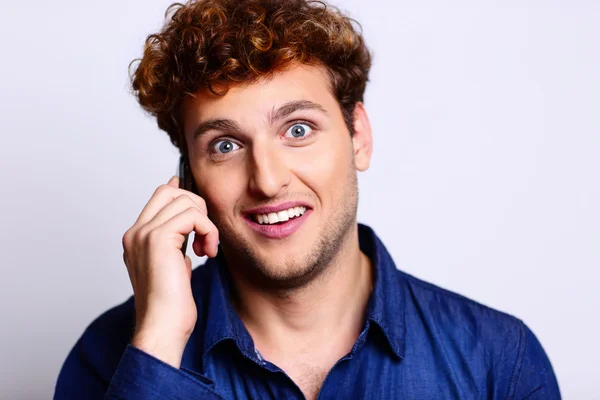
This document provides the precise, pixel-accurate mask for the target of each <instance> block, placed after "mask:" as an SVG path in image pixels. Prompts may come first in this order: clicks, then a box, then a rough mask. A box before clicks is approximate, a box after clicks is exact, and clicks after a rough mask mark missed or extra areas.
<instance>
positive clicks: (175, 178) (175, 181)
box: [167, 175, 179, 188]
mask: <svg viewBox="0 0 600 400" xmlns="http://www.w3.org/2000/svg"><path fill="white" fill-rule="evenodd" d="M167 185H169V186H173V187H176V188H178V187H179V177H178V176H177V175H173V176H172V177H171V179H169V182H167Z"/></svg>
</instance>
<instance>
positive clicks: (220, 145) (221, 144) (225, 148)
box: [213, 139, 240, 154]
mask: <svg viewBox="0 0 600 400" xmlns="http://www.w3.org/2000/svg"><path fill="white" fill-rule="evenodd" d="M239 148H240V146H238V145H237V144H235V143H234V142H232V141H231V140H228V139H224V140H219V141H218V142H217V143H215V144H214V145H213V151H214V152H215V153H220V154H226V153H230V152H232V151H234V150H237V149H239Z"/></svg>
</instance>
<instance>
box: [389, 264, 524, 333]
mask: <svg viewBox="0 0 600 400" xmlns="http://www.w3.org/2000/svg"><path fill="white" fill-rule="evenodd" d="M398 276H399V278H400V280H401V281H404V282H405V285H406V287H407V290H408V296H409V298H408V299H407V306H409V307H410V305H411V304H412V305H414V306H418V307H421V308H424V310H426V311H427V313H426V314H427V315H428V316H429V317H430V318H431V319H432V320H436V321H437V322H439V323H444V324H445V326H446V327H448V328H457V329H459V330H460V331H463V330H465V329H466V330H468V331H470V333H472V334H474V335H477V336H483V337H489V336H490V335H492V336H497V335H502V336H504V337H506V336H509V337H513V338H519V337H521V336H523V335H524V333H525V325H524V324H523V321H521V320H520V319H518V318H516V317H514V316H512V315H510V314H508V313H505V312H502V311H499V310H496V309H494V308H492V307H489V306H487V305H484V304H482V303H479V302H477V301H475V300H473V299H470V298H468V297H466V296H463V295H461V294H458V293H456V292H452V291H450V290H447V289H444V288H441V287H439V286H436V285H434V284H432V283H429V282H426V281H424V280H421V279H419V278H416V277H414V276H412V275H410V274H408V273H406V272H403V271H400V270H399V271H398ZM463 333H464V332H463Z"/></svg>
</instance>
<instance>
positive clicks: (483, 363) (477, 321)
mask: <svg viewBox="0 0 600 400" xmlns="http://www.w3.org/2000/svg"><path fill="white" fill-rule="evenodd" d="M398 277H399V278H400V280H401V281H403V282H405V285H404V286H405V287H406V288H407V289H406V291H407V296H406V297H407V298H406V307H407V309H406V313H407V315H406V320H407V323H409V322H408V321H409V320H410V319H412V323H413V326H414V325H417V326H418V325H419V324H423V325H424V326H426V329H429V330H431V331H432V332H434V336H435V340H436V341H437V342H438V343H439V344H440V345H441V346H442V347H445V348H446V351H447V354H448V355H450V354H451V353H452V352H458V353H460V355H459V356H460V357H465V356H466V357H469V358H471V359H477V361H476V363H475V364H474V367H475V368H477V369H479V370H487V371H488V372H489V373H491V376H490V377H493V380H494V382H495V385H494V386H495V388H496V390H501V391H500V392H498V393H496V394H498V395H500V394H501V395H502V397H504V396H509V397H510V398H512V396H514V398H524V397H525V396H527V395H529V394H530V393H536V395H537V394H541V393H543V394H544V395H545V396H546V397H539V398H545V399H555V398H560V394H559V392H558V384H557V383H556V378H555V376H554V372H553V370H552V366H551V364H550V361H549V359H548V357H547V355H546V353H545V351H544V349H543V347H542V345H541V344H540V342H539V340H538V339H537V337H536V336H535V334H534V333H533V332H532V331H531V329H530V328H529V327H528V326H527V325H526V324H525V323H524V322H523V321H522V320H521V319H519V318H517V317H515V316H513V315H510V314H508V313H505V312H502V311H499V310H496V309H494V308H492V307H489V306H486V305H484V304H481V303H479V302H477V301H475V300H472V299H470V298H468V297H466V296H463V295H460V294H458V293H455V292H452V291H450V290H447V289H444V288H441V287H439V286H436V285H434V284H431V283H429V282H425V281H423V280H421V279H418V278H416V277H414V276H412V275H410V274H407V273H405V272H403V271H398ZM407 331H410V325H409V326H408V327H407ZM448 349H450V350H448ZM457 355H458V354H457ZM450 357H452V356H450ZM534 398H538V397H534Z"/></svg>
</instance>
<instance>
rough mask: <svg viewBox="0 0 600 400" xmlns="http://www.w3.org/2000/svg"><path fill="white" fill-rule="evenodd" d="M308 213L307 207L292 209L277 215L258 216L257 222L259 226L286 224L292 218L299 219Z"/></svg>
mask: <svg viewBox="0 0 600 400" xmlns="http://www.w3.org/2000/svg"><path fill="white" fill-rule="evenodd" d="M305 212H306V207H292V208H290V209H288V210H282V211H279V212H276V213H274V212H273V213H269V214H257V215H256V216H255V217H256V221H257V222H258V223H259V224H276V223H277V222H285V221H288V220H290V219H292V218H295V217H299V216H301V215H302V214H304V213H305Z"/></svg>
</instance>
